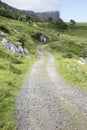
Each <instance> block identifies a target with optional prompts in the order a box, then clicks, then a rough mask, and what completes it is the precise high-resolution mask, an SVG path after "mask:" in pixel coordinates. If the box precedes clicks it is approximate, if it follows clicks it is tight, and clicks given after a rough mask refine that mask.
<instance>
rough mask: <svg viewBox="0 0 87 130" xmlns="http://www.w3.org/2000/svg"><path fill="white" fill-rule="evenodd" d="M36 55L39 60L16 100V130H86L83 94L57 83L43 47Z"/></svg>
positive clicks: (86, 104) (86, 105) (50, 57)
mask: <svg viewBox="0 0 87 130" xmlns="http://www.w3.org/2000/svg"><path fill="white" fill-rule="evenodd" d="M37 51H38V53H39V54H40V60H39V61H38V62H37V63H35V64H34V65H33V67H32V69H31V72H30V73H29V75H28V78H27V80H26V82H25V84H24V86H23V88H22V90H21V92H20V95H19V96H18V97H17V100H16V106H17V108H16V117H17V120H18V130H87V94H84V93H82V92H81V91H80V90H79V89H78V88H75V87H71V86H69V85H67V84H66V83H64V82H63V81H62V80H61V79H60V77H59V75H58V73H57V71H56V67H55V61H54V57H53V55H52V54H49V53H47V52H46V51H44V46H39V47H38V48H37Z"/></svg>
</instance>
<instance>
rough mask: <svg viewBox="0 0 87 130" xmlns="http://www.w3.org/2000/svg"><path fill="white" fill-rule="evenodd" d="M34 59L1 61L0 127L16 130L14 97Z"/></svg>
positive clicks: (3, 129) (5, 129) (4, 129)
mask: <svg viewBox="0 0 87 130" xmlns="http://www.w3.org/2000/svg"><path fill="white" fill-rule="evenodd" d="M35 61H36V59H31V60H27V59H22V60H21V62H22V63H21V64H14V63H10V62H8V61H2V64H1V66H4V68H2V67H0V129H2V130H16V118H15V115H14V111H15V109H16V108H15V98H16V96H17V95H18V94H19V90H20V88H21V85H22V84H23V82H24V80H25V78H26V76H27V75H26V74H27V73H28V71H29V69H30V68H31V65H32V64H33V63H34V62H35Z"/></svg>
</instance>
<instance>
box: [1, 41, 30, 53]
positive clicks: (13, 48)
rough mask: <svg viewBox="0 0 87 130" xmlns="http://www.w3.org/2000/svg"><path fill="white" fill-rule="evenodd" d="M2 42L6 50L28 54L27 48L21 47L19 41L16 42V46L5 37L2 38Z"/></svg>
mask: <svg viewBox="0 0 87 130" xmlns="http://www.w3.org/2000/svg"><path fill="white" fill-rule="evenodd" d="M2 44H3V47H4V48H5V49H6V50H7V51H8V52H12V53H25V54H29V51H28V50H27V48H23V47H22V43H21V42H17V44H18V47H17V46H16V45H15V44H14V43H13V42H12V41H8V40H7V39H5V38H4V39H3V40H2Z"/></svg>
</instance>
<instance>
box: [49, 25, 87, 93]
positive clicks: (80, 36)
mask: <svg viewBox="0 0 87 130" xmlns="http://www.w3.org/2000/svg"><path fill="white" fill-rule="evenodd" d="M72 34H73V35H71V34H70V33H67V34H64V35H63V36H61V37H60V40H59V41H56V42H52V43H50V45H49V47H48V50H49V51H50V52H52V53H53V54H54V56H55V61H56V66H57V69H58V72H59V73H60V76H61V77H62V78H63V80H64V81H65V82H68V83H69V84H71V85H72V86H77V87H79V88H80V89H81V90H82V91H84V92H86V93H87V63H86V64H84V65H82V64H79V63H78V60H79V57H84V56H85V55H87V23H77V25H76V28H75V30H73V32H72Z"/></svg>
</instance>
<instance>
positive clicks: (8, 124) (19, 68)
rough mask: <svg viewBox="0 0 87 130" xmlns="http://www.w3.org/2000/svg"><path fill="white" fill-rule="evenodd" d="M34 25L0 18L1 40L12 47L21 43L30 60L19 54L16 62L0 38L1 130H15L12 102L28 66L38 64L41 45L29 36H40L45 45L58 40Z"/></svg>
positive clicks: (15, 58)
mask: <svg viewBox="0 0 87 130" xmlns="http://www.w3.org/2000/svg"><path fill="white" fill-rule="evenodd" d="M34 24H35V23H30V24H29V23H26V22H20V21H16V20H11V19H7V18H4V17H0V31H2V32H5V34H6V36H5V38H6V39H7V40H9V41H12V42H13V43H14V44H15V45H16V42H17V41H21V42H23V43H24V47H26V48H27V49H28V50H29V56H30V57H31V59H26V55H25V54H22V58H21V59H17V56H18V55H17V54H12V53H9V52H7V51H6V50H5V49H4V47H3V46H2V42H1V41H2V39H3V37H0V129H1V130H16V126H17V125H16V119H15V114H14V111H15V98H16V96H17V95H18V93H19V90H20V88H21V85H22V84H23V82H24V80H25V78H26V76H27V73H28V71H29V70H30V68H31V66H32V64H33V63H34V62H35V61H36V60H38V54H37V52H36V47H37V45H40V44H42V43H41V42H40V41H39V40H38V39H34V37H32V35H37V34H39V33H42V34H44V35H45V36H46V37H48V41H49V42H50V41H55V40H57V39H58V37H57V35H56V33H54V31H53V30H50V29H47V28H43V26H42V27H40V26H39V23H37V25H38V26H34ZM40 25H41V24H40ZM42 25H43V24H42Z"/></svg>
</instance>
